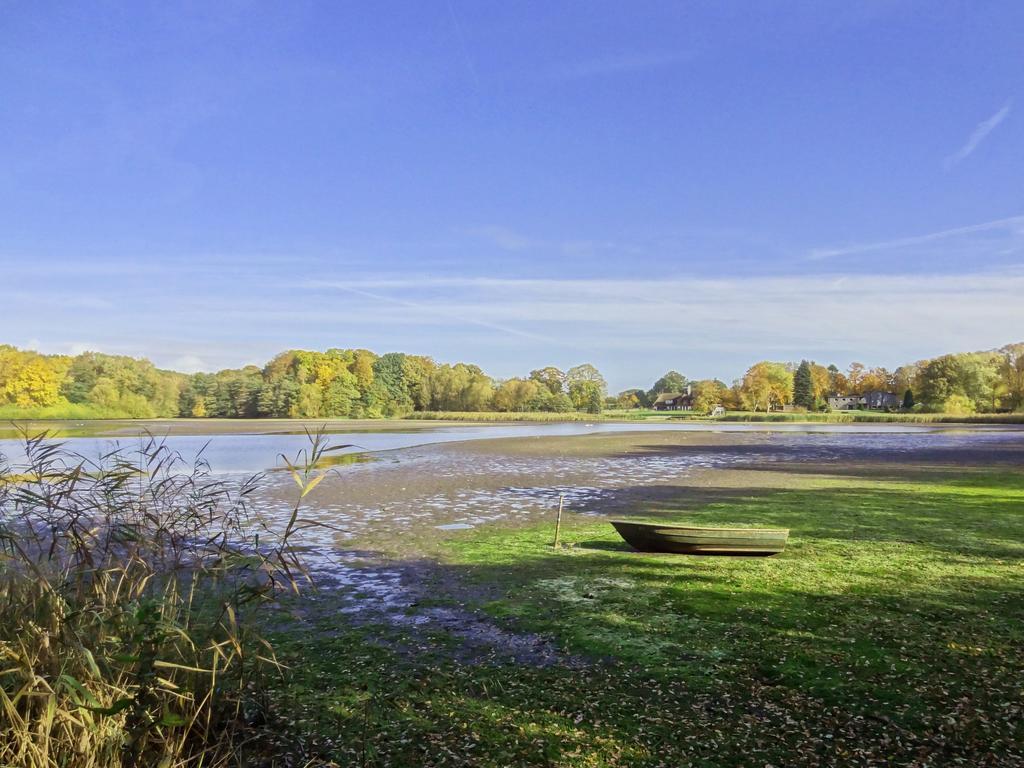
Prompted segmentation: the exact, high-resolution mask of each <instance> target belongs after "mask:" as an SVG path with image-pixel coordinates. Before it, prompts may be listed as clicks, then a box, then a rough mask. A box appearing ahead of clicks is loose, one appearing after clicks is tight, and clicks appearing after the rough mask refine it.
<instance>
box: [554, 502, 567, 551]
mask: <svg viewBox="0 0 1024 768" xmlns="http://www.w3.org/2000/svg"><path fill="white" fill-rule="evenodd" d="M564 502H565V495H564V494H561V493H560V494H558V514H557V515H556V516H555V543H554V544H552V546H553V547H554V548H555V549H558V539H559V536H560V535H561V533H562V504H563V503H564Z"/></svg>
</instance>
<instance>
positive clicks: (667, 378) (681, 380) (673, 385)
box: [647, 371, 687, 403]
mask: <svg viewBox="0 0 1024 768" xmlns="http://www.w3.org/2000/svg"><path fill="white" fill-rule="evenodd" d="M686 383H687V379H686V377H685V376H683V374H681V373H679V371H669V372H668V373H666V374H665V375H664V376H662V377H661V378H660V379H658V380H657V381H656V382H654V385H653V386H652V387H651V388H650V389H649V390H647V400H648V402H651V403H653V402H654V401H655V400H657V399H658V395H663V394H665V393H666V392H680V393H681V392H683V390H685V389H686Z"/></svg>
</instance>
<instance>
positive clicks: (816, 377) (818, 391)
mask: <svg viewBox="0 0 1024 768" xmlns="http://www.w3.org/2000/svg"><path fill="white" fill-rule="evenodd" d="M794 386H795V385H794ZM831 391H832V376H831V372H830V371H829V370H828V368H826V367H825V366H823V365H818V364H817V363H811V392H812V394H813V395H814V407H815V408H817V407H818V406H819V405H820V404H821V403H823V402H824V401H825V398H827V397H828V394H829V392H831Z"/></svg>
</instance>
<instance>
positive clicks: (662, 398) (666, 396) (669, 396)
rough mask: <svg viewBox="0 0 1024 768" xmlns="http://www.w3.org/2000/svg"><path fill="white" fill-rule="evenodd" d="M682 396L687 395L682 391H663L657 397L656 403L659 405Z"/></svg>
mask: <svg viewBox="0 0 1024 768" xmlns="http://www.w3.org/2000/svg"><path fill="white" fill-rule="evenodd" d="M680 397H685V395H684V394H683V393H682V392H662V393H661V394H660V395H658V397H657V399H655V401H654V404H655V405H657V404H658V403H664V402H666V401H668V400H675V399H677V398H680Z"/></svg>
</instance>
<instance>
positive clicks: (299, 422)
mask: <svg viewBox="0 0 1024 768" xmlns="http://www.w3.org/2000/svg"><path fill="white" fill-rule="evenodd" d="M1014 416H1017V415H1016V414H1014ZM943 418H946V417H943ZM965 418H966V417H965ZM565 425H586V426H595V427H598V426H600V425H623V426H627V425H628V426H636V427H637V428H638V429H637V431H642V432H650V431H652V428H654V427H656V426H661V427H664V431H666V432H677V431H680V432H683V431H693V432H716V431H721V432H732V431H736V432H739V431H748V430H749V431H766V432H771V431H778V432H783V431H803V430H802V429H801V428H803V427H806V428H807V430H806V431H810V432H813V431H817V430H822V429H828V428H835V427H842V428H848V429H850V430H851V431H852V432H855V431H859V430H860V429H862V428H863V429H876V430H879V431H885V430H887V429H889V428H892V429H894V430H899V429H908V428H915V431H916V428H919V429H921V431H925V430H928V429H932V430H935V431H945V430H950V429H971V430H974V429H978V430H985V429H1010V430H1014V429H1020V428H1022V427H1024V415H1021V416H1020V420H1019V421H1014V420H1008V419H992V420H977V418H976V420H974V421H945V420H943V421H937V420H914V419H912V418H906V419H877V420H875V419H870V418H862V419H858V420H844V419H831V420H826V419H806V420H800V419H790V418H786V419H774V418H767V419H766V418H759V419H754V418H732V419H730V418H729V417H725V418H719V419H698V418H680V417H673V416H666V417H653V418H639V419H638V418H616V417H601V416H596V417H593V418H590V419H581V418H569V419H529V418H527V419H522V418H509V419H489V420H476V421H474V420H470V419H465V420H462V419H429V418H426V419H423V418H402V419H397V418H396V419H177V418H175V419H53V420H44V419H23V420H21V419H19V420H8V421H6V422H0V439H16V438H18V437H19V433H20V431H21V430H27V431H28V432H29V434H38V433H41V432H48V433H50V434H51V435H52V436H53V437H56V438H65V437H67V438H73V437H110V438H117V437H140V436H143V435H145V434H147V433H152V434H154V435H157V436H169V437H174V436H182V437H184V436H204V435H209V436H214V435H301V434H303V433H304V432H305V431H307V430H309V431H311V432H314V431H317V430H320V429H323V431H324V433H325V434H328V435H331V434H359V433H377V432H432V431H437V430H441V429H446V428H463V429H467V428H484V427H490V428H500V427H534V428H544V427H548V426H550V427H552V428H555V427H558V426H565Z"/></svg>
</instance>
